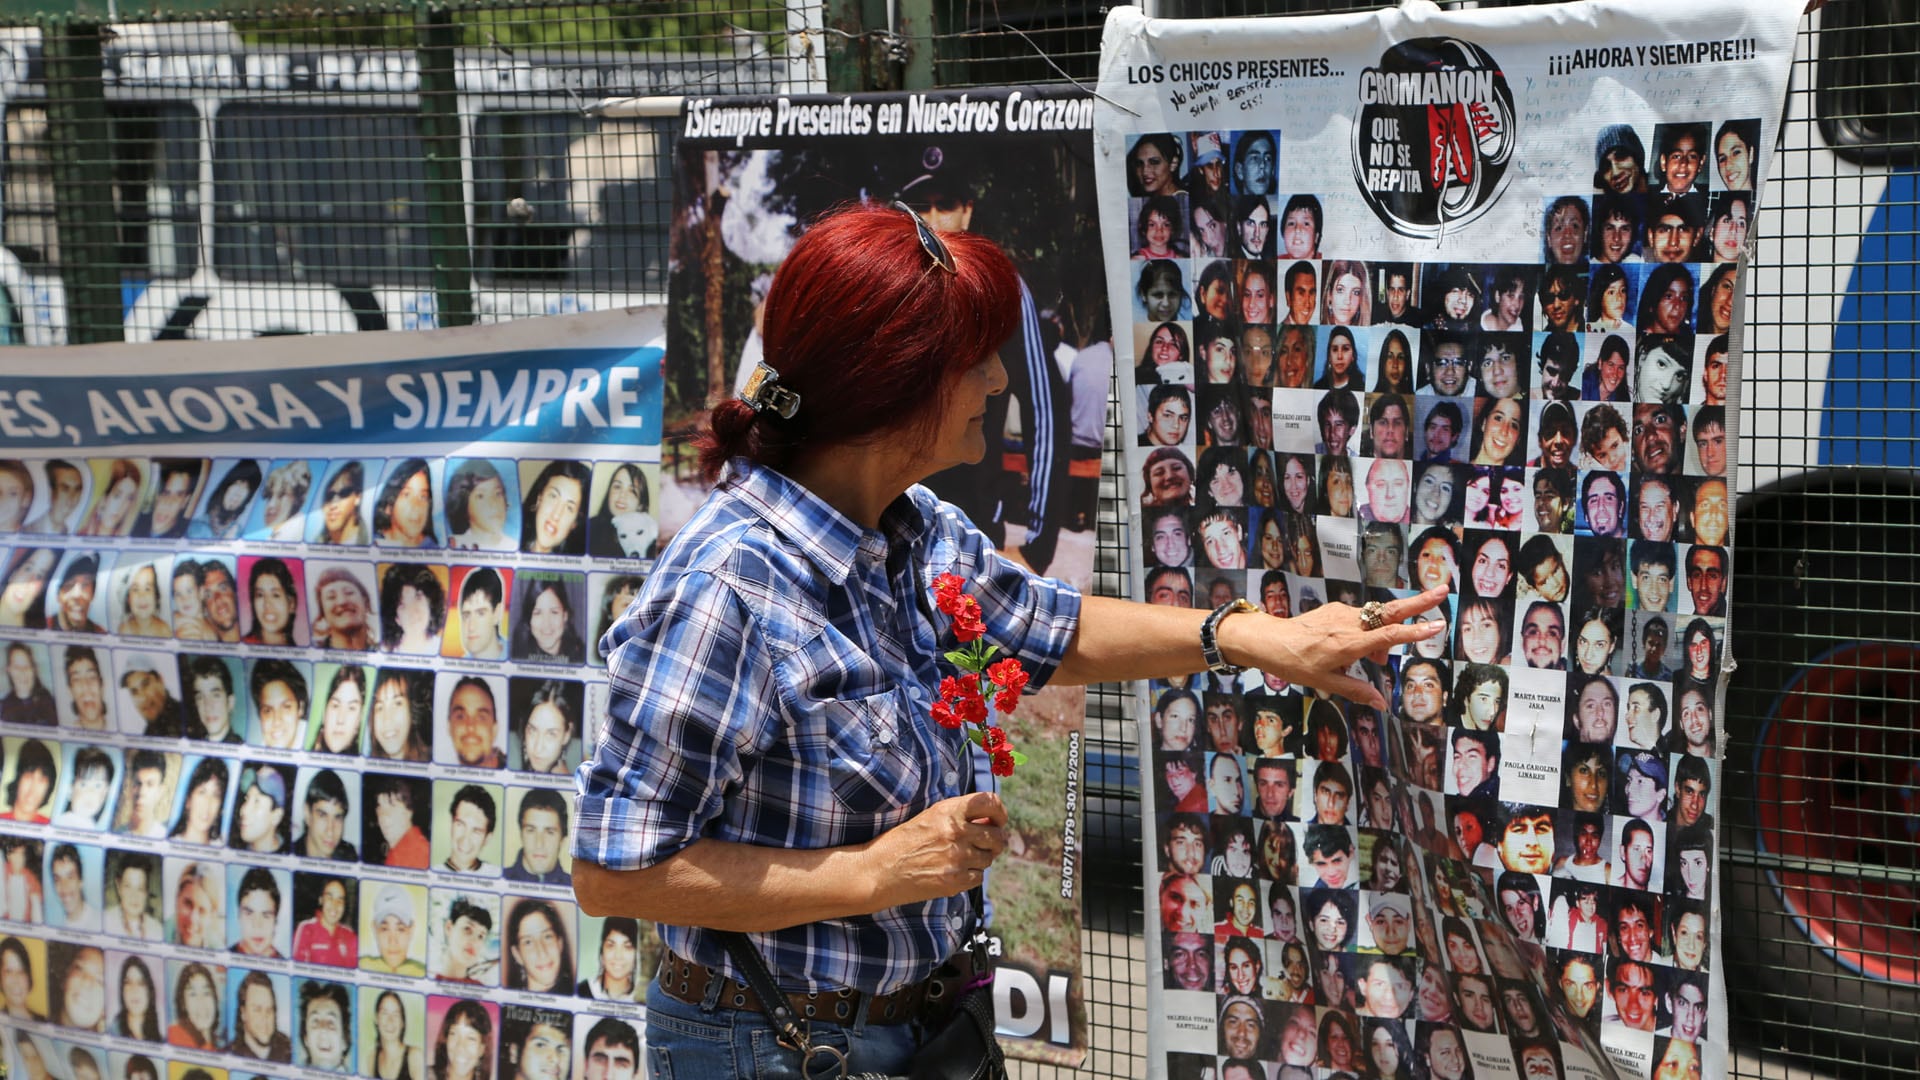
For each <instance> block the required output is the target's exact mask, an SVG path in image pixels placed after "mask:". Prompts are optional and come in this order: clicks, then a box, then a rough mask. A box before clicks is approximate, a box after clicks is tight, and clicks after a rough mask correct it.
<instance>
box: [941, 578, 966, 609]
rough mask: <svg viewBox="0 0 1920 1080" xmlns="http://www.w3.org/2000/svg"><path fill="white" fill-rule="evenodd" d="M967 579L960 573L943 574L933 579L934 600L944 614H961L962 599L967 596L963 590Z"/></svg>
mask: <svg viewBox="0 0 1920 1080" xmlns="http://www.w3.org/2000/svg"><path fill="white" fill-rule="evenodd" d="M966 584H967V579H966V578H963V577H961V576H960V575H959V574H941V575H940V576H939V577H937V578H934V579H933V602H934V606H935V607H937V608H939V609H940V613H941V614H943V615H958V614H960V601H961V599H962V598H963V597H964V596H966V593H965V592H963V591H962V590H963V589H964V588H965V587H966Z"/></svg>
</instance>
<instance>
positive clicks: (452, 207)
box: [414, 2, 473, 326]
mask: <svg viewBox="0 0 1920 1080" xmlns="http://www.w3.org/2000/svg"><path fill="white" fill-rule="evenodd" d="M414 10H415V19H414V27H415V31H416V37H415V48H416V50H417V51H418V53H419V57H420V142H421V148H422V149H423V150H424V151H425V153H426V156H427V236H428V240H427V243H428V245H429V246H430V247H431V248H432V251H433V292H434V303H435V306H436V308H437V309H438V311H439V324H440V325H441V326H467V325H470V324H471V323H472V322H473V256H472V249H471V248H470V247H469V246H468V244H467V214H466V196H465V192H464V191H463V189H462V188H461V184H460V102H459V98H458V96H457V95H458V92H459V88H458V86H457V84H456V83H455V81H454V50H455V47H456V46H457V45H458V44H459V41H460V28H459V27H458V26H457V25H456V24H455V23H454V20H453V12H452V11H450V10H448V9H447V8H445V7H441V6H439V5H436V4H431V3H425V2H422V3H419V4H417V5H416V6H415V9H414Z"/></svg>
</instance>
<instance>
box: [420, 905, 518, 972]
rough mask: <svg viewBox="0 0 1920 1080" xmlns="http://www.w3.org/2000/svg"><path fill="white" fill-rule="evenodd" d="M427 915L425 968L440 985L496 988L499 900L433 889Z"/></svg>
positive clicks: (498, 946)
mask: <svg viewBox="0 0 1920 1080" xmlns="http://www.w3.org/2000/svg"><path fill="white" fill-rule="evenodd" d="M428 899H429V904H428V913H427V966H428V968H429V970H430V971H431V973H432V975H433V977H434V978H436V979H439V980H441V981H442V982H451V983H461V984H466V985H472V986H498V985H500V933H499V925H500V897H499V896H498V895H496V894H494V893H469V892H465V891H462V890H460V889H455V888H438V887H436V888H434V889H433V890H432V892H431V893H430V894H429V897H428Z"/></svg>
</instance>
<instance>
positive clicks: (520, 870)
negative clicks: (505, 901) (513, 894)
mask: <svg viewBox="0 0 1920 1080" xmlns="http://www.w3.org/2000/svg"><path fill="white" fill-rule="evenodd" d="M572 817H573V804H572V800H571V799H569V798H568V797H566V795H565V794H564V793H562V792H560V791H556V790H555V789H553V788H531V789H529V788H520V787H514V788H508V789H507V807H506V815H505V820H506V823H507V824H508V828H506V829H505V830H504V832H505V833H506V856H505V857H506V869H505V870H504V871H502V874H501V876H502V877H505V878H506V879H507V880H508V881H528V882H535V883H538V884H542V885H571V884H572V883H573V877H572V869H573V854H572V851H571V849H570V848H569V846H568V843H567V838H568V833H569V831H570V826H571V820H572Z"/></svg>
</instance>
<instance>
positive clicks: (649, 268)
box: [473, 112, 673, 293]
mask: <svg viewBox="0 0 1920 1080" xmlns="http://www.w3.org/2000/svg"><path fill="white" fill-rule="evenodd" d="M670 132H671V124H670V122H669V121H661V120H617V121H616V120H597V119H593V118H589V117H583V116H579V115H577V114H571V113H553V112H490V113H486V114H484V115H482V116H480V117H478V118H477V119H476V121H475V124H474V139H473V155H474V161H473V178H474V187H473V191H474V211H473V213H474V232H475V235H476V238H477V240H478V244H479V251H478V252H477V257H476V259H475V263H476V265H475V268H474V269H475V273H476V275H477V276H478V277H479V278H480V280H481V281H482V282H483V283H484V284H488V285H493V286H499V285H506V284H510V283H512V282H516V281H519V282H526V283H534V282H542V283H551V284H558V285H561V286H563V287H565V288H567V289H569V290H572V291H575V292H593V293H646V292H664V291H665V290H666V252H667V226H668V223H669V221H670V219H671V217H672V213H673V192H672V188H671V180H669V179H667V175H668V174H669V173H670V172H671V166H670V165H669V164H668V163H669V161H670V157H669V155H670V153H671V134H670Z"/></svg>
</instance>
